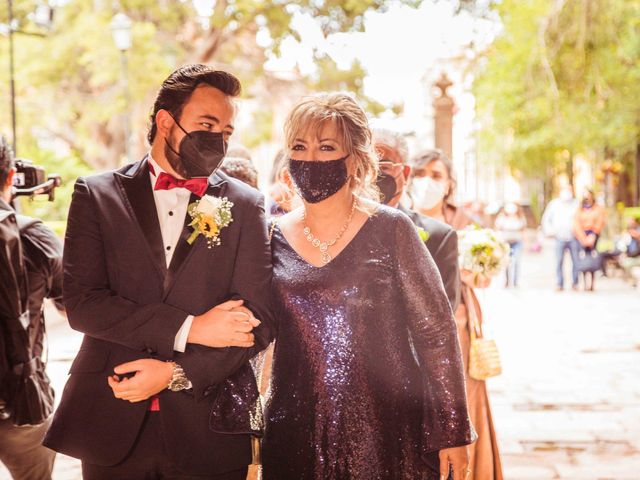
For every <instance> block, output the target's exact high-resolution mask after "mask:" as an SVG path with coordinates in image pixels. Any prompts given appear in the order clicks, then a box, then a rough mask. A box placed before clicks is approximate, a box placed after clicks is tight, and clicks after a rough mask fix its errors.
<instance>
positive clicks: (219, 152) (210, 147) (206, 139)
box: [164, 118, 227, 178]
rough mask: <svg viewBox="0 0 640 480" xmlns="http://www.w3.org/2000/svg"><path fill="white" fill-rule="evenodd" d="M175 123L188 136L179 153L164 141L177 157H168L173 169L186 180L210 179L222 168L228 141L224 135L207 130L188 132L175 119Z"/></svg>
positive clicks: (184, 139)
mask: <svg viewBox="0 0 640 480" xmlns="http://www.w3.org/2000/svg"><path fill="white" fill-rule="evenodd" d="M174 121H175V122H176V125H178V127H180V129H181V130H182V131H183V132H184V133H186V135H185V136H184V137H182V140H181V141H180V145H179V147H178V151H177V152H176V151H175V149H174V148H173V147H172V146H171V145H170V144H169V142H168V141H167V139H166V138H165V139H164V141H165V143H166V147H167V148H168V149H169V150H171V152H173V154H174V155H175V156H174V155H167V160H169V163H170V164H171V166H172V167H173V169H174V170H175V171H176V172H177V173H179V174H180V175H181V176H182V177H184V178H194V177H204V178H208V177H209V176H211V175H212V174H213V172H215V171H216V170H217V169H218V167H220V164H221V163H222V159H223V158H224V156H225V154H226V153H227V141H226V140H225V139H224V134H223V133H221V132H207V131H205V130H194V131H193V132H187V131H186V130H185V129H184V128H182V125H180V123H178V121H177V120H176V119H175V118H174ZM165 150H166V149H165ZM176 157H177V158H176Z"/></svg>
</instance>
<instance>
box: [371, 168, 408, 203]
mask: <svg viewBox="0 0 640 480" xmlns="http://www.w3.org/2000/svg"><path fill="white" fill-rule="evenodd" d="M400 175H402V174H400ZM397 178H398V177H397V176H396V177H394V176H393V175H389V174H388V173H384V172H380V174H379V175H378V178H377V179H376V185H377V186H378V190H380V194H381V195H380V201H381V202H382V203H384V204H385V205H386V204H388V203H389V202H390V201H391V199H392V198H394V197H395V196H396V195H398V194H399V193H400V190H398V189H397V188H398V185H397V183H396V179H397Z"/></svg>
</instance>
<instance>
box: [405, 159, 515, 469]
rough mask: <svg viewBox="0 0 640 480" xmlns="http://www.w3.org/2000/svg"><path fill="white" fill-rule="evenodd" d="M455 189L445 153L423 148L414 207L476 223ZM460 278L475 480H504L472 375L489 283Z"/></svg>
mask: <svg viewBox="0 0 640 480" xmlns="http://www.w3.org/2000/svg"><path fill="white" fill-rule="evenodd" d="M455 185H456V182H455V178H454V176H453V166H452V164H451V161H450V160H449V158H448V157H447V156H446V155H445V154H444V153H443V152H442V151H441V150H425V151H422V152H420V153H418V154H417V155H415V156H414V157H413V159H412V168H411V177H410V185H409V191H410V192H411V197H412V200H413V208H414V209H415V210H417V211H418V212H420V213H421V214H423V215H427V216H430V217H432V218H435V219H436V220H440V221H441V222H446V223H447V224H449V225H451V227H453V228H454V229H455V230H461V229H463V228H465V227H467V226H468V225H471V223H472V222H471V220H470V219H469V217H468V216H467V215H466V214H465V213H464V212H463V210H462V209H460V208H458V207H456V206H455V205H453V203H452V198H453V194H454V191H455ZM460 280H461V284H460V294H461V295H460V305H459V306H458V308H457V309H456V311H455V320H456V326H457V332H458V339H459V340H460V347H461V348H462V357H463V361H464V369H465V381H466V390H467V402H468V404H469V414H470V416H471V422H472V423H473V426H474V427H475V429H476V432H477V433H478V440H477V441H476V442H475V443H474V444H473V445H471V446H470V448H469V466H470V468H471V471H472V477H471V478H472V479H474V480H502V479H503V475H502V462H501V459H500V452H499V449H498V440H497V435H496V431H495V428H494V426H493V418H492V416H491V406H490V404H489V395H488V392H487V387H486V384H485V382H484V381H481V380H476V379H474V378H471V377H470V376H469V375H468V365H469V349H470V345H471V332H470V320H471V318H472V317H471V316H472V315H473V316H474V318H475V319H476V321H477V322H478V324H480V325H482V310H481V309H480V303H479V302H478V299H477V297H476V294H475V292H474V288H484V287H487V286H489V283H490V281H491V280H490V279H489V278H487V277H485V276H483V275H477V274H474V273H473V272H470V271H468V270H460Z"/></svg>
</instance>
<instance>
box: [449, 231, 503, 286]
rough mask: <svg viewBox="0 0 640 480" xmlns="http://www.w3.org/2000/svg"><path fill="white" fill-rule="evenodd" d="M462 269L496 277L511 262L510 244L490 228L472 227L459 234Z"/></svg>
mask: <svg viewBox="0 0 640 480" xmlns="http://www.w3.org/2000/svg"><path fill="white" fill-rule="evenodd" d="M458 249H459V261H460V268H462V269H464V270H469V271H470V272H473V273H474V274H475V275H484V276H486V277H489V278H491V277H494V276H496V275H497V274H498V273H499V272H500V270H501V269H502V268H503V267H504V266H505V265H506V264H507V263H508V262H509V250H510V249H509V244H508V243H506V242H504V241H502V240H501V239H500V237H499V236H498V234H497V233H496V232H495V231H494V230H491V229H490V228H479V227H476V226H470V227H467V228H465V229H464V230H461V231H459V232H458Z"/></svg>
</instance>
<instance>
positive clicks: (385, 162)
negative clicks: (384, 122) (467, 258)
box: [373, 128, 460, 312]
mask: <svg viewBox="0 0 640 480" xmlns="http://www.w3.org/2000/svg"><path fill="white" fill-rule="evenodd" d="M373 140H374V144H375V149H376V152H377V154H378V158H379V166H380V175H379V176H378V182H377V183H378V188H379V189H380V192H381V194H382V198H381V201H382V202H383V203H385V204H387V205H389V206H392V207H396V208H398V209H399V210H400V211H402V212H404V213H405V214H406V215H407V216H408V217H409V218H410V219H411V220H412V221H413V223H414V224H415V225H416V226H417V227H420V228H422V229H423V230H424V231H425V232H426V234H427V235H428V237H427V239H426V241H425V245H426V246H427V249H428V250H429V253H431V256H432V257H433V260H434V261H435V263H436V266H437V267H438V271H439V272H440V276H441V277H442V283H443V284H444V289H445V291H446V293H447V297H448V298H449V303H450V304H451V308H452V310H453V311H454V312H455V311H456V309H457V308H458V305H459V303H460V269H459V267H458V235H457V234H456V231H455V230H453V229H452V228H451V227H450V226H449V225H447V224H446V223H442V222H439V221H438V220H434V219H433V218H430V217H426V216H424V215H421V214H419V213H418V212H415V211H413V210H411V209H409V208H407V207H405V206H404V205H402V204H401V203H400V200H401V199H402V195H403V193H404V189H405V186H406V184H407V180H408V178H409V174H410V173H411V167H410V166H409V165H408V164H407V160H408V159H409V146H408V145H407V141H406V140H405V138H404V137H403V136H402V135H401V134H399V133H398V132H394V131H392V130H387V129H382V128H377V129H374V131H373Z"/></svg>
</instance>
